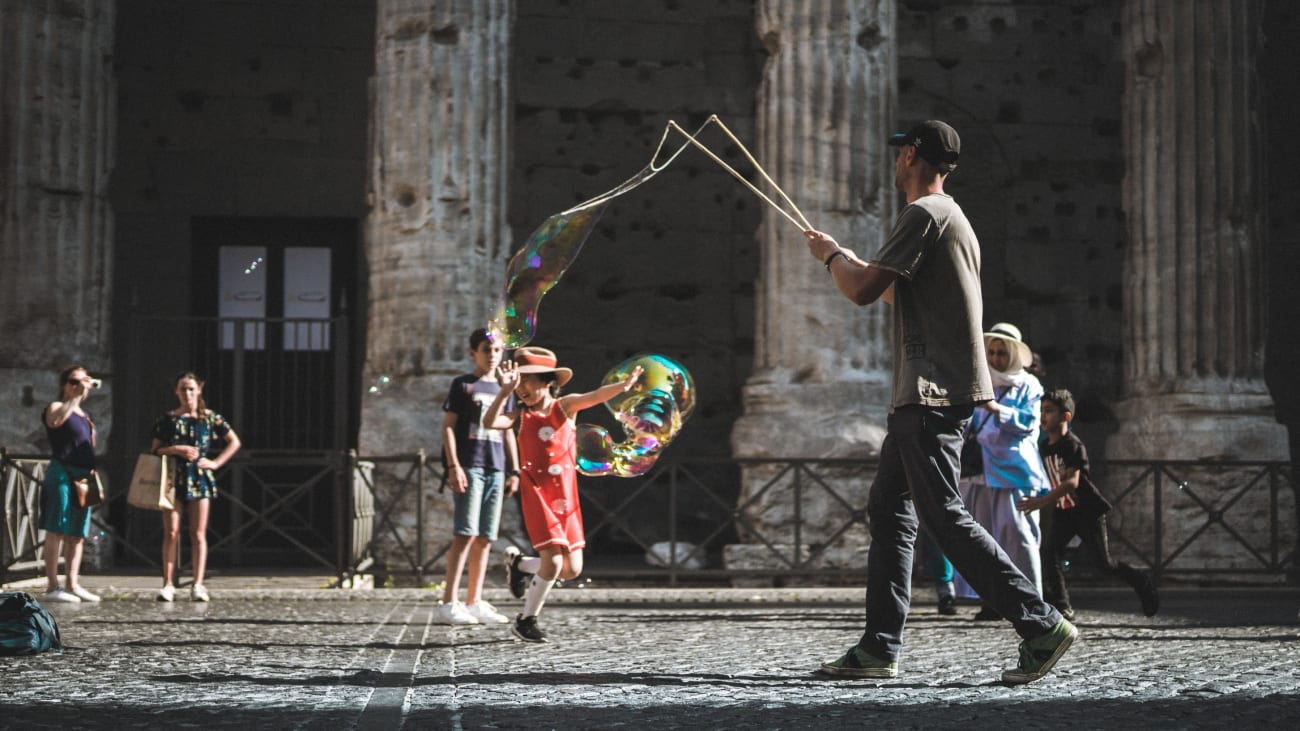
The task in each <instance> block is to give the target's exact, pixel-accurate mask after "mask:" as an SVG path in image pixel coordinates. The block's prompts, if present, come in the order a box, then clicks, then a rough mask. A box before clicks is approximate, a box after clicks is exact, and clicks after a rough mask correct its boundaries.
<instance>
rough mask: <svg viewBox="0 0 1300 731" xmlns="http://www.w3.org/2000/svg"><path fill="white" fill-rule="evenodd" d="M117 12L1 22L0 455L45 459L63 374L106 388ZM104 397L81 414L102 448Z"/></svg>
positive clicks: (46, 13)
mask: <svg viewBox="0 0 1300 731" xmlns="http://www.w3.org/2000/svg"><path fill="white" fill-rule="evenodd" d="M115 12H116V4H115V3H113V2H93V1H91V0H83V1H82V2H63V3H46V2H36V1H34V0H10V1H7V2H5V3H4V5H3V9H2V10H0V277H3V280H0V445H2V446H4V447H6V448H7V449H9V450H10V451H11V452H12V453H20V454H21V453H24V452H26V453H33V452H38V451H43V449H44V444H45V433H44V430H43V429H42V428H41V426H40V423H41V422H40V413H41V409H42V408H44V406H45V405H46V404H47V403H49V402H50V401H51V400H52V399H53V398H55V397H56V396H57V395H58V389H59V384H58V383H57V381H58V377H57V373H58V371H59V370H60V369H62V368H64V367H66V366H68V365H71V364H73V363H78V364H81V365H84V366H86V367H87V368H89V369H91V371H92V372H93V373H94V374H95V375H96V376H100V377H105V378H107V379H108V380H107V383H108V384H110V385H111V383H112V379H111V370H112V360H111V359H112V352H111V348H110V347H109V338H110V333H111V331H112V329H111V327H110V323H109V320H108V303H109V292H110V279H111V276H112V271H113V270H112V258H113V232H112V225H113V223H112V221H113V219H112V211H111V209H110V207H109V205H108V181H109V172H110V170H111V169H112V164H113V124H114V112H113V106H114V104H113V103H114V93H113V91H114V90H113V68H112V45H113V26H114V15H115ZM107 393H111V388H109V389H107V390H105V391H100V392H98V393H95V394H92V396H91V397H90V398H89V399H88V400H87V402H86V408H87V410H88V411H90V412H91V413H92V414H93V415H94V416H95V417H96V420H97V424H98V427H99V433H100V435H101V440H104V441H106V440H107V437H108V434H109V432H110V425H111V421H112V415H111V413H110V412H109V410H108V408H107V403H106V402H107V398H106V394H107ZM103 446H104V443H103V441H101V442H100V444H99V447H100V448H101V450H102V448H103Z"/></svg>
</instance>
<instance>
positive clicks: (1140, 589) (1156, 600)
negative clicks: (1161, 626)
mask: <svg viewBox="0 0 1300 731" xmlns="http://www.w3.org/2000/svg"><path fill="white" fill-rule="evenodd" d="M1134 588H1136V589H1137V593H1138V598H1139V599H1141V600H1142V613H1143V614H1145V615H1147V616H1148V617H1154V616H1155V614H1156V612H1158V611H1160V594H1159V592H1157V591H1156V582H1155V581H1153V580H1152V579H1151V574H1143V575H1142V581H1141V582H1140V583H1139V584H1138V585H1137V586H1136V587H1134Z"/></svg>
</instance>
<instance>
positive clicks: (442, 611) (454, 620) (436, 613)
mask: <svg viewBox="0 0 1300 731" xmlns="http://www.w3.org/2000/svg"><path fill="white" fill-rule="evenodd" d="M433 623H434V624H478V619H476V618H475V617H474V615H472V614H470V613H469V612H468V611H466V610H465V605H464V604H461V603H460V602H447V603H444V604H439V605H438V606H436V607H434V608H433Z"/></svg>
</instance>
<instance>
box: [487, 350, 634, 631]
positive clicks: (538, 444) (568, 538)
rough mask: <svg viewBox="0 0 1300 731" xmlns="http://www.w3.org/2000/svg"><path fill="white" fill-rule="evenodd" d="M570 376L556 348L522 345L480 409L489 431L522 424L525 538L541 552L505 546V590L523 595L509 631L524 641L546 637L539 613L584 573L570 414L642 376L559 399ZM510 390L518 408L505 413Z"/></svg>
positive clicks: (500, 370)
mask: <svg viewBox="0 0 1300 731" xmlns="http://www.w3.org/2000/svg"><path fill="white" fill-rule="evenodd" d="M571 378H573V371H572V370H570V369H569V368H565V367H563V366H561V365H560V364H559V362H558V360H557V359H556V357H555V353H553V352H551V351H549V350H547V349H546V348H537V347H524V348H519V349H517V350H516V351H515V354H514V358H513V359H512V360H509V361H506V362H504V363H502V364H501V366H500V367H499V368H498V369H497V383H499V384H500V385H501V392H500V393H498V394H497V395H496V398H494V399H493V401H492V404H491V405H490V406H488V408H487V411H485V412H484V414H483V424H484V425H485V426H487V427H489V428H494V429H510V428H514V427H515V426H516V425H517V426H518V429H519V436H518V439H517V440H516V443H517V444H518V445H519V472H520V479H519V502H520V506H521V508H522V511H523V514H524V527H525V528H526V529H527V531H528V539H529V540H530V541H531V542H532V544H533V548H534V549H536V550H537V553H538V555H537V556H529V557H524V556H522V555H520V553H519V550H518V549H515V548H514V547H513V546H512V547H511V548H509V549H507V550H506V580H507V583H509V585H510V592H511V593H512V594H514V595H515V596H516V597H518V598H521V599H523V600H524V609H523V611H522V612H520V613H519V615H518V616H517V617H516V618H515V624H514V629H513V632H514V635H515V636H516V637H518V638H519V639H521V640H524V641H526V642H546V633H545V632H543V631H542V628H541V627H539V626H538V625H537V615H538V613H539V612H541V609H542V604H543V603H545V601H546V596H547V594H548V593H550V591H551V587H553V586H554V585H555V582H556V580H557V579H561V578H563V579H567V580H572V579H576V578H578V576H579V575H580V574H581V573H582V550H583V548H584V547H585V546H586V545H587V539H586V534H585V532H584V530H583V527H582V510H581V506H580V505H579V502H578V458H577V425H576V424H575V423H574V417H575V416H576V415H577V414H578V412H579V411H582V410H583V409H587V408H590V407H592V406H598V405H600V404H603V403H605V402H606V401H609V400H610V399H612V398H614V397H616V396H618V395H620V394H623V393H626V392H627V391H629V390H631V389H632V388H633V387H634V386H635V385H636V383H637V381H638V380H639V379H640V378H641V368H639V367H638V368H636V369H635V370H633V371H632V373H631V374H630V375H629V376H628V377H627V378H626V379H624V380H622V381H617V382H615V383H609V384H606V385H604V386H601V387H600V388H597V389H596V390H594V391H590V392H588V393H574V394H566V395H564V396H560V395H559V389H560V387H561V386H563V385H564V384H566V383H568V382H569V380H570V379H571ZM511 393H514V395H515V399H516V401H517V402H518V404H519V408H517V409H516V410H515V411H512V412H510V413H502V412H503V410H504V407H505V402H506V399H507V398H508V397H509V395H510V394H511Z"/></svg>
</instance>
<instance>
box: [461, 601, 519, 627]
mask: <svg viewBox="0 0 1300 731" xmlns="http://www.w3.org/2000/svg"><path fill="white" fill-rule="evenodd" d="M465 611H466V612H468V613H469V615H470V616H471V617H473V618H474V619H477V620H478V621H480V622H482V623H483V624H509V622H510V618H509V617H507V616H506V615H504V614H502V613H501V612H498V611H497V608H496V607H494V606H492V605H491V604H488V602H487V600H486V599H480V600H478V601H476V602H474V603H473V604H466V605H465Z"/></svg>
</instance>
